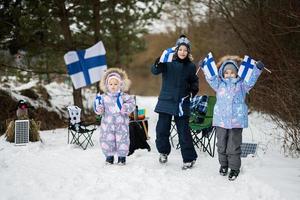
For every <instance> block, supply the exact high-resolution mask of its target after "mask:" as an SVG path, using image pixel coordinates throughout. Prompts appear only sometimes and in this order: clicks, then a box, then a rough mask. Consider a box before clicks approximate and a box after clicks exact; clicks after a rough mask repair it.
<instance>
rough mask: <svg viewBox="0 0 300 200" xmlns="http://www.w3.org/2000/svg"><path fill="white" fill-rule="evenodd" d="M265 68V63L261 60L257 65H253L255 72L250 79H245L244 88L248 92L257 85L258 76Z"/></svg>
mask: <svg viewBox="0 0 300 200" xmlns="http://www.w3.org/2000/svg"><path fill="white" fill-rule="evenodd" d="M263 68H264V64H263V63H262V62H261V61H257V63H256V65H254V67H253V72H252V74H251V77H250V79H249V80H248V81H246V80H243V85H244V89H245V91H246V92H249V91H250V90H251V89H252V88H253V86H254V85H255V83H256V81H257V79H258V77H259V76H260V75H261V72H262V70H263Z"/></svg>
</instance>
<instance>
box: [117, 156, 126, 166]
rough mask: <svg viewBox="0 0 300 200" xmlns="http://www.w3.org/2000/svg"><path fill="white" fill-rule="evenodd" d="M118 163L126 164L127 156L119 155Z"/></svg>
mask: <svg viewBox="0 0 300 200" xmlns="http://www.w3.org/2000/svg"><path fill="white" fill-rule="evenodd" d="M118 164H119V165H125V164H126V157H118Z"/></svg>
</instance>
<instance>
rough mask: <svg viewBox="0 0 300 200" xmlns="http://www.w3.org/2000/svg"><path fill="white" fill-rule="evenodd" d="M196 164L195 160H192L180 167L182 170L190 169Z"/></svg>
mask: <svg viewBox="0 0 300 200" xmlns="http://www.w3.org/2000/svg"><path fill="white" fill-rule="evenodd" d="M195 163H196V160H193V161H192V162H184V163H183V166H182V170H186V169H190V168H192V167H193V166H194V164H195Z"/></svg>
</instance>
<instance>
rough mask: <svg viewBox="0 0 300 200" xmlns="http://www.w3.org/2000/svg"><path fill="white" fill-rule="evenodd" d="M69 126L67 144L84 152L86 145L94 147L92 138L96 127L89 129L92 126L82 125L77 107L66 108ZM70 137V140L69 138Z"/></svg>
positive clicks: (79, 110)
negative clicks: (75, 146)
mask: <svg viewBox="0 0 300 200" xmlns="http://www.w3.org/2000/svg"><path fill="white" fill-rule="evenodd" d="M67 109H68V111H69V126H68V144H76V145H78V146H80V147H81V148H82V149H83V150H85V149H86V148H87V147H88V145H90V146H94V143H93V141H92V136H93V133H94V131H95V130H96V126H95V125H93V127H91V128H89V126H91V125H92V124H84V123H83V122H81V120H80V113H81V109H80V108H79V107H78V106H68V107H67ZM70 136H71V138H70Z"/></svg>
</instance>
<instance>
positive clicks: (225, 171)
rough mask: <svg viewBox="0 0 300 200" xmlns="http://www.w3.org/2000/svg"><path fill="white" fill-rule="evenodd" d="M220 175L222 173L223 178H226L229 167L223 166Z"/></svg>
mask: <svg viewBox="0 0 300 200" xmlns="http://www.w3.org/2000/svg"><path fill="white" fill-rule="evenodd" d="M219 173H220V175H221V176H226V175H227V173H228V167H227V166H221V167H220V170H219Z"/></svg>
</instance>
